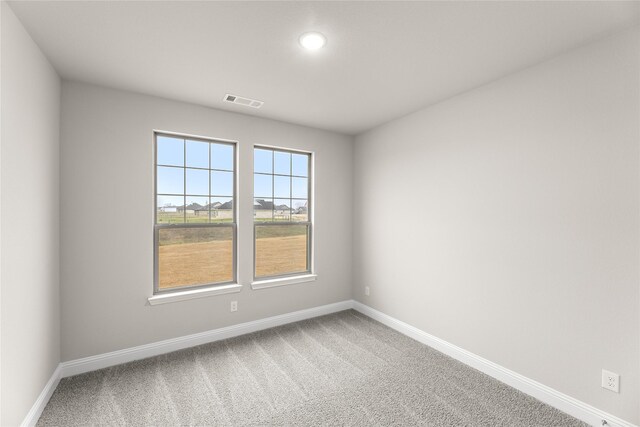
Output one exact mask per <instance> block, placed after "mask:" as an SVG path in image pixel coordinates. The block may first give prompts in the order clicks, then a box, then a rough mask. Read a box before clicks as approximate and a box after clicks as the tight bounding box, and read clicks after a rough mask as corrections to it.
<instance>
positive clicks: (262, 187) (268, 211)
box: [253, 147, 311, 278]
mask: <svg viewBox="0 0 640 427" xmlns="http://www.w3.org/2000/svg"><path fill="white" fill-rule="evenodd" d="M310 166H311V155H310V154H308V153H300V152H294V151H287V150H280V149H273V148H266V147H256V148H255V149H254V169H253V172H254V174H253V179H254V181H253V182H254V186H253V193H254V199H253V216H254V245H255V250H254V257H255V263H254V266H255V271H254V276H255V278H269V277H277V276H287V275H293V274H300V273H305V272H310V270H311V221H310V218H311V217H310V207H311V206H310V203H309V199H310V198H309V194H310V188H311V182H310V173H309V172H310V169H311V167H310Z"/></svg>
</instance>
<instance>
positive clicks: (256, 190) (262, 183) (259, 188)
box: [253, 173, 273, 198]
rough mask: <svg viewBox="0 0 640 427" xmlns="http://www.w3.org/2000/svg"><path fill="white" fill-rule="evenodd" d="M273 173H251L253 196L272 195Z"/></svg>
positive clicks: (268, 196)
mask: <svg viewBox="0 0 640 427" xmlns="http://www.w3.org/2000/svg"><path fill="white" fill-rule="evenodd" d="M272 180H273V175H261V174H257V173H256V174H253V195H254V197H266V198H271V197H273V186H272Z"/></svg>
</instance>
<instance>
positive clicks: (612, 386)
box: [602, 369, 620, 393]
mask: <svg viewBox="0 0 640 427" xmlns="http://www.w3.org/2000/svg"><path fill="white" fill-rule="evenodd" d="M602 388H606V389H607V390H611V391H614V392H616V393H619V392H620V375H618V374H616V373H613V372H609V371H606V370H604V369H603V370H602Z"/></svg>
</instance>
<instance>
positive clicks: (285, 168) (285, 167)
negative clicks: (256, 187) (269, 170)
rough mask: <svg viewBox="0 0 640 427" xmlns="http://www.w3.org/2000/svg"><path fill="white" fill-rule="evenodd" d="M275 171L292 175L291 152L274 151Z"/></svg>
mask: <svg viewBox="0 0 640 427" xmlns="http://www.w3.org/2000/svg"><path fill="white" fill-rule="evenodd" d="M273 169H274V170H273V173H279V174H281V175H291V153H284V152H282V151H274V152H273Z"/></svg>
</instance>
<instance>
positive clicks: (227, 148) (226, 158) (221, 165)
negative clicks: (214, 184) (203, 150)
mask: <svg viewBox="0 0 640 427" xmlns="http://www.w3.org/2000/svg"><path fill="white" fill-rule="evenodd" d="M211 169H223V170H228V171H232V170H233V146H232V145H229V144H211Z"/></svg>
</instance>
